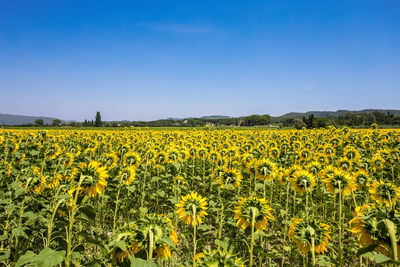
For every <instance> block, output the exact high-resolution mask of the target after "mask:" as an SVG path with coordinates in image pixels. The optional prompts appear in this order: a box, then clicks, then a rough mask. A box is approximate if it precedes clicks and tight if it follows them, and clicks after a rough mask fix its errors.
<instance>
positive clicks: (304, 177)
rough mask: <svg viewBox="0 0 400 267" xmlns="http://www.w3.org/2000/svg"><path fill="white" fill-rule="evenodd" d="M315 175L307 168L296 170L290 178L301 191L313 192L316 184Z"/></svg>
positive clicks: (294, 186)
mask: <svg viewBox="0 0 400 267" xmlns="http://www.w3.org/2000/svg"><path fill="white" fill-rule="evenodd" d="M315 180H316V179H315V176H314V175H313V174H311V173H310V172H308V171H306V170H296V171H295V172H294V173H293V174H292V178H291V179H290V181H291V183H292V187H293V189H294V190H295V191H297V192H299V193H305V192H311V191H312V189H313V188H314V187H315V185H316V181H315Z"/></svg>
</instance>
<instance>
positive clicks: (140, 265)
mask: <svg viewBox="0 0 400 267" xmlns="http://www.w3.org/2000/svg"><path fill="white" fill-rule="evenodd" d="M157 266H158V264H157V263H156V262H155V261H154V260H148V261H146V260H143V259H140V258H133V259H131V267H157Z"/></svg>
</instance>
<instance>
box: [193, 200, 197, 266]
mask: <svg viewBox="0 0 400 267" xmlns="http://www.w3.org/2000/svg"><path fill="white" fill-rule="evenodd" d="M192 211H193V267H196V260H195V258H196V244H197V243H196V226H197V221H196V206H195V205H192Z"/></svg>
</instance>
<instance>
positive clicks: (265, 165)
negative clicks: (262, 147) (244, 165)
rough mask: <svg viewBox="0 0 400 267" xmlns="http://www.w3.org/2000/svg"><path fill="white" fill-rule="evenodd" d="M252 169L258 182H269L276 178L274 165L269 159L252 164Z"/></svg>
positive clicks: (276, 170)
mask: <svg viewBox="0 0 400 267" xmlns="http://www.w3.org/2000/svg"><path fill="white" fill-rule="evenodd" d="M254 169H255V171H256V177H257V178H258V179H260V180H271V179H273V178H274V177H276V175H277V172H278V168H277V167H276V165H275V163H274V162H272V161H270V160H269V159H261V160H258V161H257V162H256V163H255V164H254Z"/></svg>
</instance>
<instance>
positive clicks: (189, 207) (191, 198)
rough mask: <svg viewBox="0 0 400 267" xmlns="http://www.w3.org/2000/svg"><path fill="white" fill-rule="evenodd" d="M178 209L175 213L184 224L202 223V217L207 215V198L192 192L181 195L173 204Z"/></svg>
mask: <svg viewBox="0 0 400 267" xmlns="http://www.w3.org/2000/svg"><path fill="white" fill-rule="evenodd" d="M175 205H176V207H177V208H178V210H177V211H176V214H177V215H178V217H179V219H181V220H182V221H183V222H184V223H185V224H188V225H193V226H194V225H198V224H200V223H202V220H203V218H204V217H205V216H206V215H208V214H207V212H206V210H207V205H208V203H207V199H206V198H205V197H202V196H201V195H199V194H197V193H196V192H192V193H189V194H187V195H186V196H183V197H182V199H181V201H180V202H179V203H178V204H175Z"/></svg>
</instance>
